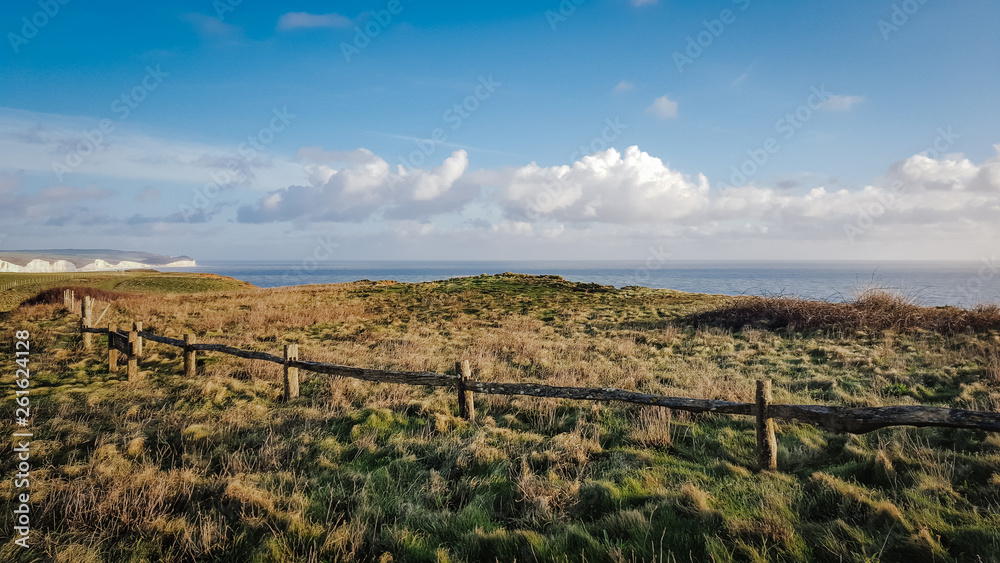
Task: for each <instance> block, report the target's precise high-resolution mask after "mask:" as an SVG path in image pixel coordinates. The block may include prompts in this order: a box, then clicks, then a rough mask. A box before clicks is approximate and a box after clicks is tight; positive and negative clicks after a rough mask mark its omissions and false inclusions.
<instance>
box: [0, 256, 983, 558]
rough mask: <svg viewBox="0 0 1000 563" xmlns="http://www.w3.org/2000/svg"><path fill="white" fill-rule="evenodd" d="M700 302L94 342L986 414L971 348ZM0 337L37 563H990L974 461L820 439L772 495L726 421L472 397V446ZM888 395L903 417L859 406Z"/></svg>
mask: <svg viewBox="0 0 1000 563" xmlns="http://www.w3.org/2000/svg"><path fill="white" fill-rule="evenodd" d="M475 284H485V286H484V287H478V288H475V289H470V287H471V286H474V285H475ZM723 302H724V298H721V297H714V296H692V295H690V294H681V293H678V292H669V291H652V290H644V289H630V290H622V291H618V292H614V291H607V290H601V291H593V292H586V291H578V290H576V289H573V288H572V287H570V286H567V285H565V284H564V283H562V282H559V283H557V282H555V281H553V280H538V279H535V278H528V277H516V276H508V277H504V278H498V279H492V278H486V279H479V280H476V279H473V280H463V281H454V280H452V281H448V282H436V283H430V284H393V283H386V282H380V283H372V282H357V283H354V284H343V285H331V286H308V287H298V288H280V289H246V290H240V291H225V292H216V293H204V294H189V295H183V296H181V295H171V294H157V295H132V296H124V297H121V298H120V299H116V300H115V301H113V302H112V303H111V305H110V307H109V309H108V313H107V316H106V317H105V319H103V320H102V324H104V323H107V322H114V323H117V324H119V325H126V324H127V323H129V322H131V321H142V322H143V323H144V328H146V329H147V330H152V331H153V332H156V333H159V334H164V335H168V336H173V337H179V336H180V335H182V334H183V333H185V332H193V333H195V334H196V335H197V338H198V341H199V342H218V343H224V344H230V345H235V346H239V347H242V348H249V349H255V350H261V351H266V352H269V353H272V354H280V351H281V347H282V345H283V344H285V343H291V342H295V343H298V344H299V349H300V357H302V358H304V359H308V360H317V361H324V362H331V363H338V364H345V365H351V366H359V367H368V368H391V369H403V370H426V371H435V372H440V373H454V362H455V361H456V360H460V359H468V360H470V362H471V364H472V366H473V370H474V374H475V375H474V377H475V378H476V379H481V380H486V381H511V382H521V381H536V382H544V383H548V384H553V385H567V386H597V387H618V388H624V389H635V390H639V391H643V392H649V393H657V394H664V395H672V396H684V397H701V398H716V399H726V400H735V401H751V400H752V394H753V388H754V385H753V383H754V380H755V379H758V378H763V377H766V378H771V379H774V381H775V396H776V399H777V400H779V401H783V402H784V401H787V402H797V403H834V404H857V405H870V404H881V403H886V404H903V403H913V402H923V401H926V402H929V403H933V404H948V405H952V406H964V407H967V408H976V409H991V408H992V409H996V408H998V407H1000V387H998V385H997V381H996V380H995V371H991V370H995V366H996V361H997V360H996V354H997V342H1000V341H998V340H997V339H996V334H995V333H991V334H950V335H943V334H939V333H933V332H927V333H923V332H917V333H906V332H903V331H896V330H889V331H884V332H869V333H867V334H865V335H855V334H854V333H853V332H851V331H841V332H838V331H836V330H832V331H829V332H828V333H825V334H822V335H819V336H817V335H809V336H803V335H802V334H801V333H796V332H795V331H791V330H783V331H773V330H769V329H768V328H766V327H748V328H743V329H742V330H739V331H738V332H734V330H738V329H739V328H740V327H735V326H734V327H729V326H722V327H720V326H712V325H704V324H703V325H702V326H700V327H698V326H693V325H692V324H690V323H688V322H687V321H685V320H684V319H686V318H690V316H691V315H692V314H693V313H696V312H698V311H706V310H712V309H718V307H719V305H720V304H721V303H723ZM104 305H106V302H104V303H102V304H101V306H100V310H103V308H104ZM2 322H3V324H4V327H5V329H10V330H13V329H20V328H23V327H29V328H31V330H32V332H33V334H35V333H37V338H38V345H39V348H40V349H41V350H45V353H44V354H41V355H40V356H39V362H40V365H39V366H38V369H39V374H40V375H39V379H38V380H37V384H38V388H37V392H38V400H39V401H46V402H45V413H46V415H45V417H44V420H42V419H40V422H39V428H38V431H39V436H44V438H42V439H40V440H39V441H38V442H36V444H37V447H38V450H37V451H38V460H39V464H40V466H43V467H42V469H40V470H39V472H38V473H37V481H36V483H37V484H38V485H37V491H36V492H37V493H38V497H37V498H38V499H39V505H38V508H37V514H38V518H39V519H38V520H37V523H38V528H37V530H39V532H40V534H41V537H42V538H43V539H42V540H41V543H42V545H44V546H45V547H44V548H43V553H42V555H40V556H39V558H40V559H43V560H66V561H69V560H80V561H103V560H118V559H127V558H129V557H131V558H133V559H135V560H168V561H190V560H213V559H214V560H226V559H228V560H261V561H368V560H379V559H380V558H385V559H388V558H389V557H393V558H394V560H397V561H398V560H430V561H434V560H452V561H479V560H493V559H495V558H498V559H500V560H514V559H517V560H525V559H526V558H531V557H536V555H537V558H538V559H539V560H556V561H558V560H564V559H565V558H566V557H567V554H571V555H569V557H573V556H575V555H574V554H577V553H585V554H586V557H587V560H602V559H604V560H616V561H617V560H622V561H632V560H636V561H637V560H645V561H654V560H655V561H669V560H673V559H676V560H686V559H692V558H693V559H694V560H711V559H712V558H715V559H716V560H720V561H724V560H731V559H733V558H737V559H745V560H768V558H774V559H781V560H787V561H808V560H812V559H813V557H812V556H813V555H814V554H815V553H816V552H812V551H810V549H813V548H812V547H807V542H808V546H817V547H816V548H815V549H817V550H820V549H822V550H825V551H821V552H819V551H817V552H818V553H822V554H823V555H824V556H825V557H827V559H828V560H836V559H837V557H838V556H846V555H847V554H850V553H861V552H862V551H867V553H876V552H878V550H879V547H880V545H881V542H882V541H883V540H884V538H885V537H887V536H892V539H891V541H890V542H889V546H890V548H892V549H896V551H895V552H893V553H897V554H898V553H900V552H901V550H905V549H911V550H914V553H918V554H931V553H933V554H941V553H945V552H944V551H941V550H945V551H947V554H952V555H954V553H955V550H956V548H955V547H954V546H955V545H958V543H959V542H964V541H967V540H968V538H973V539H974V541H975V542H977V543H976V545H977V546H978V548H979V549H984V550H986V551H985V552H984V553H987V554H991V553H994V552H995V550H994V551H989V550H990V549H993V548H991V547H990V545H991V544H990V543H989V542H990V541H991V540H990V539H989V538H991V537H992V536H990V533H991V532H989V530H992V529H994V528H995V526H994V524H995V523H996V522H997V519H996V518H995V517H994V516H992V515H991V513H990V510H989V507H991V506H994V504H995V502H996V498H997V497H996V487H997V485H996V483H997V482H998V481H997V480H998V479H1000V478H998V477H996V475H997V472H996V469H995V467H996V461H995V458H996V455H997V454H996V453H995V452H997V451H1000V445H998V444H1000V442H998V441H996V440H995V439H993V440H992V441H991V438H989V437H987V438H985V439H981V440H980V439H974V438H962V436H964V434H949V433H946V432H943V431H942V432H937V431H933V430H928V431H920V432H922V433H921V434H915V433H914V431H911V430H903V429H893V430H889V431H886V432H885V433H884V434H878V435H872V436H871V437H856V438H852V439H849V440H844V439H843V438H842V437H839V436H836V435H833V434H831V433H826V432H822V431H819V430H816V429H815V428H812V427H807V426H804V425H796V424H790V423H789V424H787V425H786V424H782V426H781V428H780V431H779V439H780V444H779V456H780V466H781V467H782V469H783V470H785V471H787V472H786V473H775V474H766V475H764V474H754V473H752V471H751V469H752V468H753V464H754V453H753V430H752V425H751V424H750V422H749V421H748V420H747V419H742V418H738V417H726V416H716V415H705V416H691V415H689V414H687V413H683V412H676V413H674V416H673V417H671V416H670V411H668V410H666V409H662V408H656V407H626V406H621V405H615V404H606V403H601V402H597V403H595V402H583V401H564V400H556V399H545V398H535V397H506V396H493V395H480V394H477V395H476V406H477V411H478V421H477V423H476V424H470V423H469V422H467V421H465V420H463V419H461V418H460V417H458V416H457V413H456V407H455V397H454V395H453V392H452V391H450V390H448V389H440V388H434V389H430V388H421V387H411V386H405V385H391V384H373V383H369V382H364V381H358V380H353V379H343V378H334V377H326V376H319V375H316V374H310V373H307V372H303V373H302V379H303V396H302V397H301V398H300V399H298V400H295V401H291V402H288V403H285V402H283V401H281V399H280V397H281V380H282V374H281V367H280V366H278V365H275V364H270V363H267V362H259V361H246V360H243V359H240V358H234V357H230V356H225V355H221V354H214V353H206V354H200V356H199V357H200V358H201V359H200V364H199V366H198V377H197V378H195V379H193V380H187V379H185V378H183V377H182V376H181V370H180V364H181V357H180V354H179V351H178V350H177V349H176V348H173V347H169V346H163V345H159V344H155V343H152V342H147V346H146V355H145V357H144V358H143V361H142V369H143V370H144V372H145V374H146V379H145V380H144V381H143V382H139V383H134V384H128V383H125V382H123V381H121V378H120V377H117V378H115V377H108V376H107V374H106V372H105V368H104V363H103V361H104V359H103V358H102V357H101V350H100V347H101V346H103V340H102V338H100V337H98V338H97V339H96V340H97V346H98V348H99V349H98V351H97V352H96V353H89V354H88V353H85V352H84V351H82V350H81V349H80V348H79V347H78V346H77V344H76V341H75V339H73V338H72V336H71V333H72V327H73V323H74V322H75V319H73V318H72V317H69V316H66V315H65V314H64V312H62V311H61V310H60V306H59V305H58V304H42V305H37V306H30V307H24V308H21V309H19V310H17V311H15V312H13V313H12V314H11V315H9V316H8V317H7V318H5V319H2ZM897 384H898V385H904V384H905V385H906V386H907V389H909V391H908V392H907V393H908V394H902V395H895V394H892V393H889V392H887V391H885V389H886V388H890V387H889V386H891V385H897ZM892 389H895V388H892ZM890 432H892V433H890ZM914 435H916V436H922V438H919V439H918V438H914V437H913V436H914ZM956 436H958V437H959V438H960V439H959V438H956ZM883 437H884V439H883ZM929 437H930V438H929ZM963 440H964V441H963ZM956 443H959V445H958V446H956ZM955 447H961V448H965V449H966V450H967V451H965V450H963V451H955V450H954V449H953V448H955ZM991 452H994V453H991ZM991 456H992V457H991ZM8 457H10V456H8ZM991 464H992V465H991ZM812 475H815V477H813V478H810V476H812ZM966 482H968V484H966ZM10 493H11V485H10V483H9V482H7V483H0V495H8V494H10ZM920 503H923V504H920ZM942 521H948V522H962V524H949V526H951V528H947V529H942V528H941V527H940V526H939V525H938V523H939V522H942ZM3 522H5V523H9V520H5V521H3ZM927 527H930V528H931V529H933V530H934V534H932V535H931V536H929V538H930V540H933V541H928V536H927V534H926V533H924V532H922V530H923V529H924V528H927ZM870 530H876V531H877V534H878V537H877V538H876V537H875V535H873V534H875V533H876V532H870ZM939 534H940V535H942V537H943V538H944V539H943V540H939V539H938V538H937V537H936V536H937V535H939ZM949 534H950V535H949ZM690 538H698V539H697V541H696V542H694V543H690V541H689V540H690ZM911 540H912V541H911ZM949 542H950V543H949ZM650 546H654V547H652V548H651V547H650ZM678 546H680V547H678ZM0 549H4V548H3V547H2V546H0ZM672 550H673V551H672ZM852 550H853V551H852ZM10 553H13V552H11V551H2V552H0V558H2V557H3V556H6V555H9V554H10ZM532 554H536V555H532ZM734 554H735V555H734ZM831 554H832V555H831ZM727 557H728V558H729V559H727ZM672 558H673V559H672ZM845 560H847V559H845ZM914 560H918V559H916V558H915V559H914Z"/></svg>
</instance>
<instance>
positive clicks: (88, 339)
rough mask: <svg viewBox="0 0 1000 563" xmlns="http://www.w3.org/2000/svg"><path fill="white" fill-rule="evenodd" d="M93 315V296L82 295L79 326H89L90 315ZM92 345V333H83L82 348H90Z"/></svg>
mask: <svg viewBox="0 0 1000 563" xmlns="http://www.w3.org/2000/svg"><path fill="white" fill-rule="evenodd" d="M93 315H94V298H93V297H90V296H87V295H84V296H83V302H82V303H81V305H80V316H81V317H82V318H81V319H80V326H81V328H90V321H91V317H93ZM93 347H94V335H93V334H91V333H89V332H84V333H83V348H84V349H85V350H90V349H92V348H93Z"/></svg>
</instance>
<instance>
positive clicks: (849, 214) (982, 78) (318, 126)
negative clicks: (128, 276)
mask: <svg viewBox="0 0 1000 563" xmlns="http://www.w3.org/2000/svg"><path fill="white" fill-rule="evenodd" d="M998 23H1000V4H997V3H996V2H991V1H989V0H967V1H962V2H944V1H942V0H906V1H898V0H897V1H888V0H885V1H867V2H861V1H848V2H840V3H834V2H795V3H792V2H787V3H778V2H763V1H759V0H718V1H712V2H694V1H691V2H669V1H666V0H659V1H657V0H606V1H601V0H562V1H556V0H550V1H536V2H517V1H510V2H494V3H483V5H479V4H478V3H467V2H429V1H420V0H386V1H381V0H380V1H377V2H315V1H297V2H282V3H261V2H251V1H247V0H197V1H187V0H182V1H176V2H169V3H166V2H158V3H145V2H129V3H118V2H102V1H98V0H93V1H88V2H83V1H81V0H35V1H27V0H8V1H7V2H6V3H5V5H4V10H3V13H2V15H0V31H2V32H3V33H4V36H5V44H4V45H0V53H2V54H0V249H8V250H10V249H43V248H114V249H122V250H141V251H149V252H156V253H161V254H168V255H181V254H185V255H188V256H191V257H194V258H195V259H200V260H219V259H237V260H244V259H272V260H295V261H298V260H303V261H307V260H316V261H325V260H358V259H383V260H423V259H428V260H514V259H547V260H553V259H572V260H580V259H625V260H647V261H650V260H653V261H660V262H662V261H664V260H670V259H678V260H691V259H714V260H959V259H960V260H980V259H983V258H986V257H989V256H992V255H993V254H994V253H995V252H996V247H997V242H998V239H1000V232H998V227H997V225H998V224H1000V156H998V155H1000V111H998V108H997V97H996V92H1000V34H998V33H997V32H996V29H997V24H998Z"/></svg>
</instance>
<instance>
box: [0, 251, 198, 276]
mask: <svg viewBox="0 0 1000 563" xmlns="http://www.w3.org/2000/svg"><path fill="white" fill-rule="evenodd" d="M193 266H197V264H196V263H195V261H194V260H192V259H191V258H189V257H187V256H162V255H158V254H150V253H147V252H129V251H120V250H11V251H3V250H0V272H8V273H21V272H23V273H58V272H100V271H106V270H108V271H109V270H130V269H136V268H190V267H193Z"/></svg>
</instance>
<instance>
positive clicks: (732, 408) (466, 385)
mask: <svg viewBox="0 0 1000 563" xmlns="http://www.w3.org/2000/svg"><path fill="white" fill-rule="evenodd" d="M85 303H86V299H85ZM87 305H90V304H89V303H86V305H85V306H84V308H83V311H84V313H86V312H87ZM85 318H86V317H85ZM81 325H82V326H81V328H80V330H81V333H82V334H83V335H84V336H89V335H91V334H108V335H109V346H108V361H109V363H108V365H109V370H112V371H113V369H114V368H113V366H114V365H116V364H117V354H118V353H119V352H121V353H123V354H125V355H126V358H127V363H128V374H129V381H132V380H134V379H136V378H137V377H138V367H137V365H138V360H139V358H140V356H141V355H142V344H141V341H142V340H143V339H145V340H149V341H152V342H158V343H160V344H166V345H169V346H175V347H178V348H183V349H184V360H185V361H184V370H185V373H186V374H187V375H188V376H189V377H193V376H194V375H195V370H196V365H197V364H196V361H195V355H196V354H197V352H199V351H202V352H219V353H222V354H228V355H232V356H238V357H241V358H247V359H251V360H261V361H265V362H272V363H275V364H280V365H282V366H284V367H285V370H284V373H285V385H284V389H285V391H284V395H285V398H286V399H293V398H295V397H297V396H298V394H299V380H298V370H300V369H301V370H305V371H310V372H314V373H322V374H327V375H336V376H340V377H351V378H354V379H361V380H365V381H374V382H379V383H401V384H405V385H421V386H434V387H453V388H455V389H456V391H457V393H458V403H459V414H460V415H461V416H462V417H463V418H466V419H468V420H474V419H475V406H474V402H473V400H474V399H473V397H474V394H475V393H486V394H491V395H525V396H531V397H549V398H561V399H575V400H587V401H618V402H623V403H632V404H638V405H647V406H658V407H666V408H669V409H676V410H683V411H688V412H694V413H717V414H730V415H746V416H754V417H756V421H757V452H758V465H759V468H760V469H762V470H774V469H776V468H777V453H776V452H777V447H776V440H775V427H774V419H782V420H790V421H797V422H804V423H808V424H812V425H815V426H819V427H822V428H826V429H828V430H833V431H835V432H850V433H853V434H864V433H866V432H871V431H873V430H878V429H880V428H885V427H888V426H938V427H946V428H964V429H970V430H985V431H992V432H1000V413H995V412H980V411H969V410H962V409H951V408H943V407H925V406H920V405H912V406H910V405H908V406H891V407H861V408H848V407H835V406H823V405H784V404H774V403H772V402H771V401H772V398H771V381H770V380H762V381H758V382H757V400H756V401H755V402H754V403H739V402H733V401H719V400H714V399H692V398H688V397H665V396H662V395H652V394H648V393H639V392H636V391H626V390H624V389H615V388H591V387H559V386H552V385H542V384H538V383H493V382H484V381H473V380H471V370H470V369H469V364H468V361H464V362H458V363H456V367H455V371H456V375H446V374H440V373H432V372H413V371H395V370H378V369H366V368H358V367H351V366H342V365H337V364H327V363H322V362H311V361H306V360H300V359H298V346H297V345H295V344H288V345H286V347H285V351H284V356H276V355H274V354H268V353H266V352H257V351H253V350H243V349H241V348H235V347H233V346H226V345H223V344H198V343H196V342H195V338H194V335H192V334H185V335H184V339H183V340H181V339H177V338H170V337H166V336H161V335H158V334H154V333H152V332H149V331H142V330H135V329H141V328H142V326H141V324H139V323H135V324H134V325H133V330H131V331H116V330H115V329H114V327H113V325H111V326H109V328H94V327H89V326H85V325H86V321H85V320H84V321H83V322H81ZM112 355H114V357H115V358H114V361H112Z"/></svg>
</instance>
